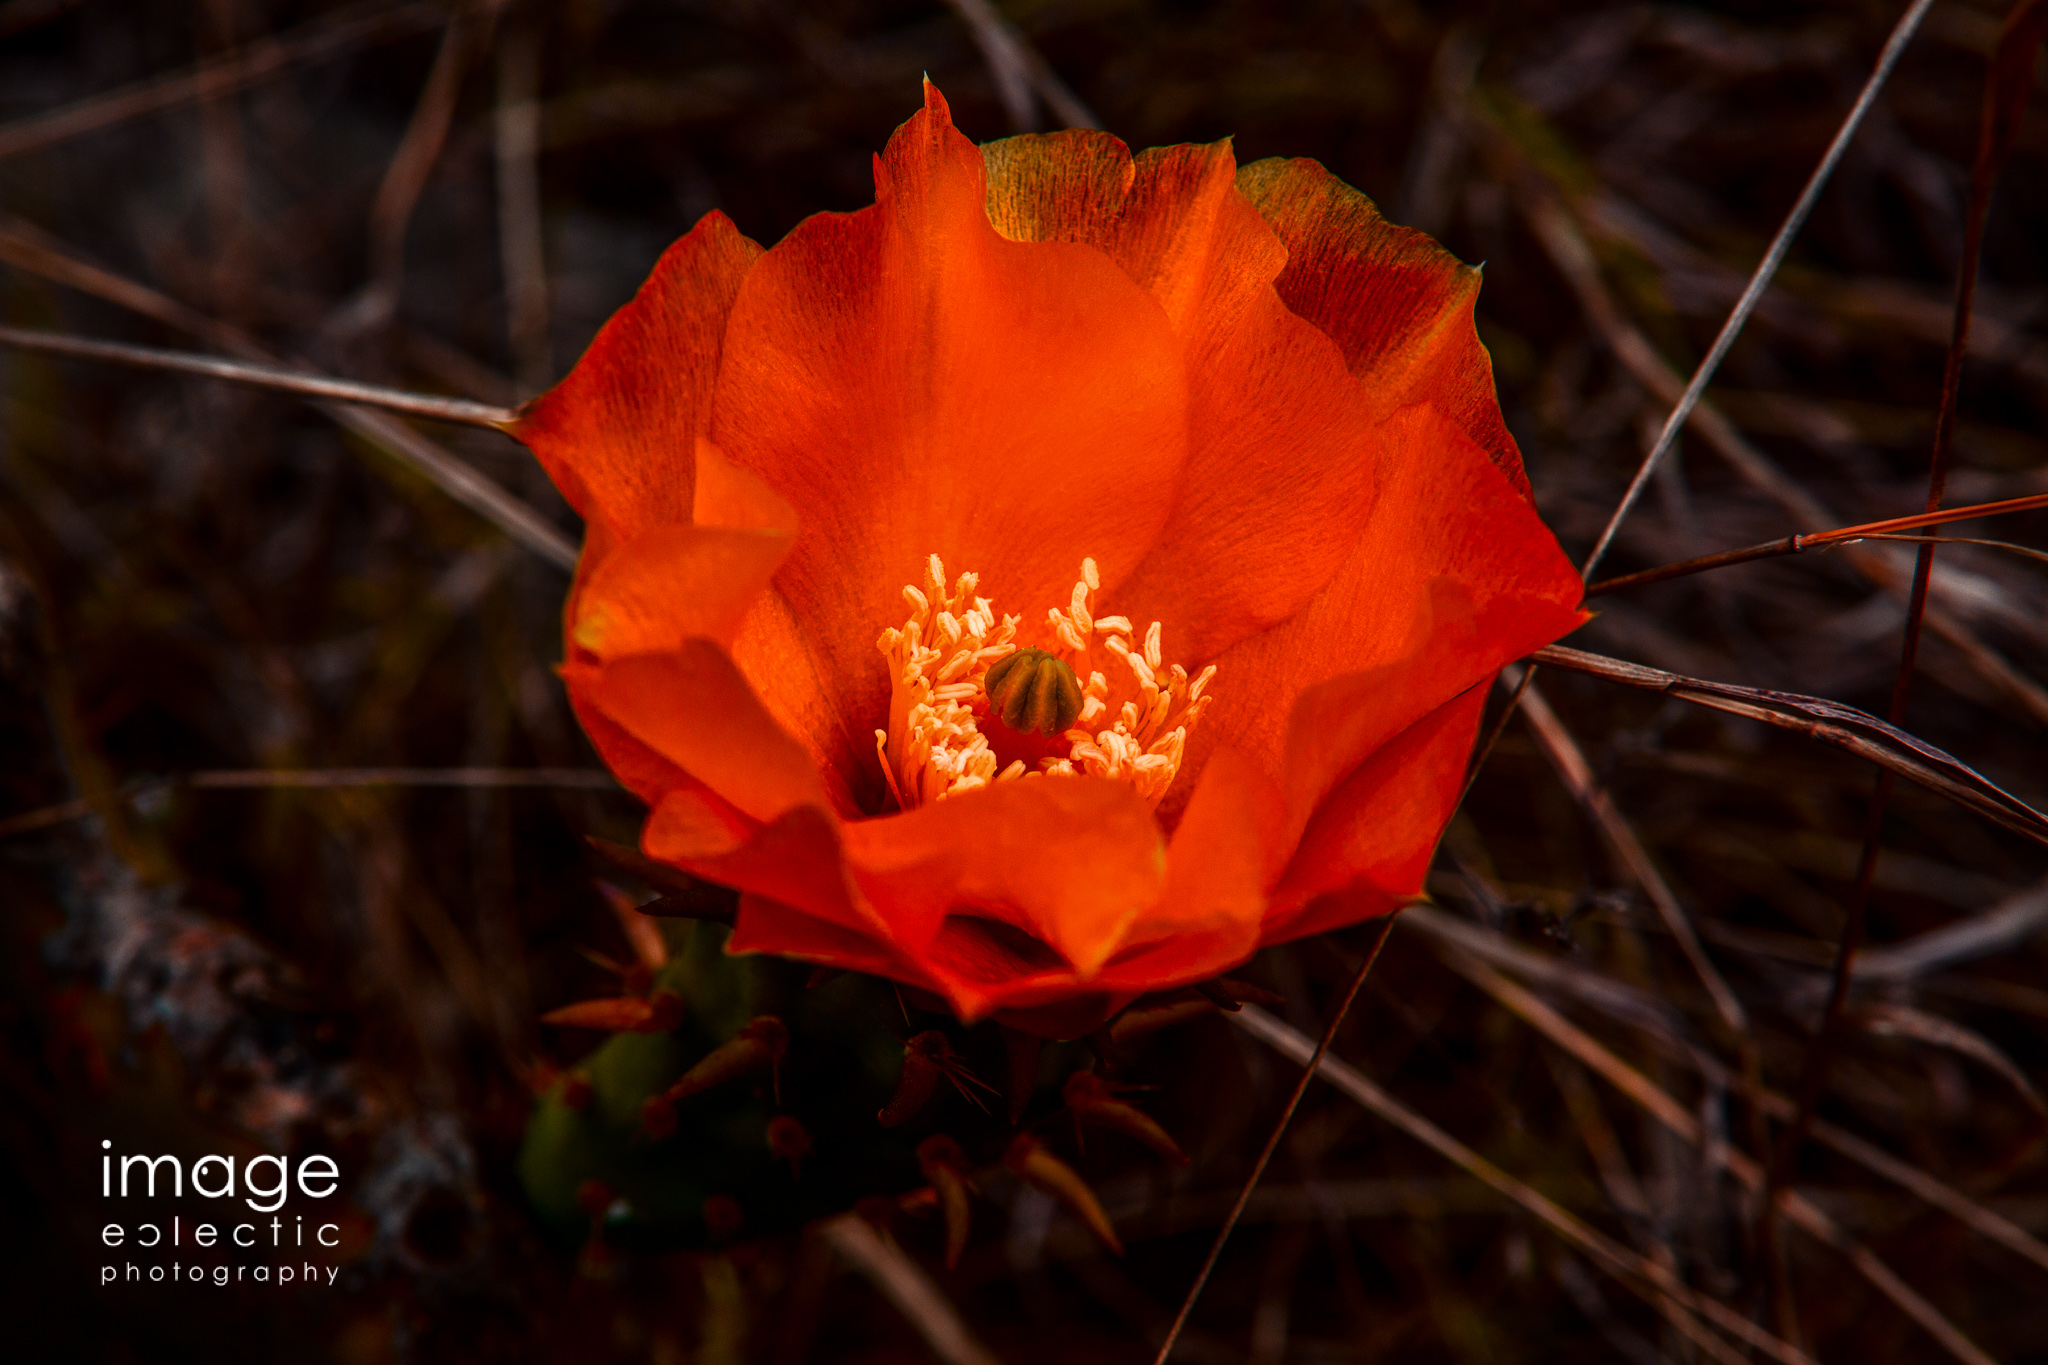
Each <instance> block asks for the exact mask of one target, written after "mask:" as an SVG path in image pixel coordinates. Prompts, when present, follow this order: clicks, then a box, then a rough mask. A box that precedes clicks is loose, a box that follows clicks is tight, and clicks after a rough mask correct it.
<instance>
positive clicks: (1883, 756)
mask: <svg viewBox="0 0 2048 1365" xmlns="http://www.w3.org/2000/svg"><path fill="white" fill-rule="evenodd" d="M1529 657H1530V658H1531V659H1532V660H1535V661H1536V662H1538V663H1542V664H1545V665H1547V666H1549V667H1552V668H1567V669H1570V670H1572V671H1573V672H1575V673H1585V674H1588V675H1590V676H1592V677H1596V678H1601V679H1604V680H1606V681H1608V682H1616V683H1621V684H1623V685H1624V686H1627V687H1641V688H1647V689H1649V690H1651V691H1656V692H1663V693H1665V694H1666V695H1668V696H1672V697H1676V698H1678V699H1679V700H1680V701H1686V702H1691V703H1692V704H1693V705H1695V706H1704V707H1707V708H1709V709H1710V710H1715V711H1725V712H1727V713H1728V714H1729V715H1733V716H1743V717H1746V718H1748V719H1750V720H1759V721H1762V722H1764V723H1765V724H1766V725H1774V726H1777V727H1778V728H1779V729H1783V730H1792V731H1795V732H1796V733H1799V734H1802V735H1805V736H1806V737H1807V738H1808V739H1813V740H1818V741H1820V742H1821V743H1823V744H1827V745H1831V746H1833V747H1835V748H1837V749H1845V750H1847V751H1848V752H1850V753H1852V754H1855V755H1856V756H1857V757H1858V758H1862V759H1866V760H1868V761H1869V762H1871V763H1875V764H1877V765H1878V766H1879V767H1880V768H1881V769H1883V770H1884V771H1886V772H1888V773H1892V774H1895V775H1897V776H1900V777H1904V778H1907V779H1909V780H1910V781H1913V782H1916V783H1918V784H1919V785H1921V786H1923V787H1926V788H1927V789H1928V790H1929V791H1933V792H1937V793H1939V794H1940V795H1942V796H1946V797H1948V798H1949V799H1950V800H1952V801H1955V802H1957V803H1958V804H1960V805H1964V806H1967V807H1969V808H1970V809H1971V810H1974V811H1976V812H1977V813H1978V814H1979V815H1982V816H1984V817H1985V818H1986V819H1988V820H1992V821H1995V822H1996V823H1998V824H2000V825H2003V826H2004V827H2005V828H2007V829H2009V830H2011V831H2013V832H2014V833H2015V834H2023V835H2025V836H2027V837H2028V838H2030V839H2033V840H2035V841H2036V842H2038V843H2042V844H2048V815H2044V814H2043V813H2042V812H2040V811H2038V810H2035V809H2034V808H2033V807H2032V806H2030V805H2028V804H2027V803H2026V802H2024V801H2022V800H2021V799H2020V798H2019V797H2017V796H2014V795H2013V794H2012V793H2011V792H2009V791H2007V790H2005V788H2003V787H2001V786H1999V785H1998V784H1997V783H1995V782H1993V781H1992V780H1991V779H1990V778H1988V777H1986V776H1984V775H1983V774H1982V773H1980V772H1978V771H1977V770H1976V769H1975V768H1972V767H1971V766H1970V765H1969V764H1967V763H1964V762H1963V761H1962V760H1961V759H1959V758H1956V757H1955V756H1954V755H1952V754H1950V753H1948V752H1947V751H1945V750H1942V749H1938V748H1936V747H1935V746H1934V745H1932V744H1929V743H1927V741H1925V740H1923V739H1919V738H1916V737H1915V736H1913V735H1909V734H1907V733H1906V732H1905V731H1904V730H1901V729H1899V728H1898V727H1897V726H1896V725H1892V724H1890V723H1888V722H1886V721H1881V720H1879V719H1878V718H1877V717H1876V716H1873V715H1871V714H1869V713H1868V712H1865V711H1859V710H1857V709H1856V708H1855V707H1853V706H1845V705H1843V704H1842V703H1840V702H1835V701H1829V700H1827V699H1826V698H1824V697H1807V696H1802V695H1800V694H1799V693H1796V692H1775V691H1770V690H1768V689H1765V688H1761V687H1741V686H1738V685H1736V684H1734V683H1721V682H1710V681H1708V680H1707V679H1705V678H1688V677H1686V676H1684V675H1683V674H1679V673H1667V672H1665V671H1664V670H1663V669H1661V668H1647V667H1645V666H1643V665H1642V664H1634V663H1628V662H1625V661H1623V660H1621V659H1610V658H1608V657H1606V656H1605V655H1602V654H1588V653H1586V652H1585V651H1584V650H1579V649H1569V648H1566V647H1565V646H1562V645H1549V646H1546V647H1545V648H1543V649H1539V650H1537V651H1536V652H1535V653H1534V654H1532V655H1530V656H1529Z"/></svg>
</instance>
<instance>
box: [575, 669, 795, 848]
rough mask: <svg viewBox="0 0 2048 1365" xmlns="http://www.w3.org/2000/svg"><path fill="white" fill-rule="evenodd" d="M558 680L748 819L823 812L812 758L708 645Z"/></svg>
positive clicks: (747, 685) (745, 682)
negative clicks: (800, 810)
mask: <svg viewBox="0 0 2048 1365" xmlns="http://www.w3.org/2000/svg"><path fill="white" fill-rule="evenodd" d="M563 672H564V674H565V675H566V676H567V677H568V679H569V684H570V687H571V689H572V691H574V692H575V693H576V694H577V695H578V696H579V697H580V698H581V699H582V701H583V703H584V704H585V705H586V706H588V707H590V708H591V709H592V710H595V711H597V712H599V713H601V714H603V715H604V716H605V717H606V718H607V719H609V720H610V721H611V722H612V724H613V725H615V726H617V727H618V728H619V729H621V730H623V731H625V732H626V733H627V734H629V735H631V736H632V738H633V739H634V740H635V741H637V742H638V743H639V744H641V745H643V746H645V748H647V749H648V750H651V751H652V752H653V753H655V754H657V755H659V756H660V757H661V758H663V759H665V760H667V761H668V762H669V763H671V764H673V765H674V766H675V767H676V768H679V769H681V770H682V771H684V772H686V773H689V774H690V775H691V776H692V777H694V778H696V779H697V780H698V781H699V782H701V783H703V784H704V785H705V786H707V787H709V788H710V789H711V790H712V791H714V792H716V793H717V794H718V795H719V797H720V798H721V799H723V800H724V801H725V802H727V803H729V804H730V805H731V806H732V807H733V808H734V809H736V810H738V811H739V812H740V813H742V814H743V815H745V816H747V817H748V818H749V819H752V820H757V821H762V822H766V821H770V820H774V819H776V818H777V817H778V816H781V815H783V814H784V813H786V812H787V811H789V810H790V809H792V808H794V807H797V806H806V805H809V806H817V807H820V808H821V809H822V808H826V807H827V806H828V803H827V801H826V799H825V793H824V788H823V784H822V783H821V782H820V781H819V778H818V769H817V765H816V764H814V763H813V762H812V761H811V757H810V755H809V754H808V753H807V752H805V750H804V748H803V746H802V745H801V744H799V743H797V741H796V740H794V739H792V738H791V737H790V735H789V733H788V732H787V731H785V730H784V729H783V728H782V727H781V726H780V725H778V724H776V722H775V718H774V717H773V716H771V715H770V714H769V713H768V710H767V708H766V707H764V706H763V705H762V704H761V699H760V698H759V697H757V696H756V695H755V694H754V689H753V688H752V686H751V685H749V683H748V681H747V679H746V678H745V677H744V676H743V675H742V674H741V673H740V671H739V669H738V668H737V667H735V666H734V664H733V662H732V659H731V658H730V657H729V656H728V655H727V654H726V653H725V651H724V650H722V649H720V648H719V647H718V646H717V645H716V644H715V643H713V642H712V641H710V640H707V639H703V638H701V637H700V638H694V639H689V640H684V641H681V642H680V643H678V644H677V645H676V646H675V647H674V648H673V649H671V650H668V651H666V652H664V653H660V654H634V655H629V656H627V657H626V658H623V659H614V660H608V661H606V662H605V663H604V664H603V665H601V666H598V665H578V664H573V663H572V664H570V665H568V666H566V667H565V668H564V669H563ZM655 856H657V857H658V856H661V855H659V854H656V855H655Z"/></svg>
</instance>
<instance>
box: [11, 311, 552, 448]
mask: <svg viewBox="0 0 2048 1365" xmlns="http://www.w3.org/2000/svg"><path fill="white" fill-rule="evenodd" d="M0 346H14V347H17V348H19V349H21V350H25V351H42V352H46V353H48V354H51V355H66V356H73V357H76V358H77V359H80V360H100V361H105V362H107V363H108V364H112V365H131V366H134V367H135V368H136V369H142V370H164V371H169V372H171V373H173V374H190V375H197V376H199V377H200V378H202V379H219V380H223V381H225V382H226V383H229V384H246V385H248V386H249V387H250V388H256V389H272V390H275V391H276V392H279V393H294V394H298V395H300V396H301V397H305V398H332V399H337V400H339V401H341V402H344V403H358V404H362V405H364V406H367V407H376V408H383V409H385V410H386V411H389V412H402V413H405V414H407V415H408V416H412V417H430V418H432V419H434V420H435V421H437V422H456V423H459V424H461V425H463V426H471V427H489V428H491V429H493V430H495V431H503V430H505V428H506V427H508V426H510V425H511V424H512V423H513V422H515V421H517V420H518V417H519V414H518V413H517V412H514V411H512V410H511V409H509V408H499V407H492V406H491V405H490V404H488V403H473V402H471V401H470V400H468V399H467V398H443V397H442V396H440V395H439V394H432V393H413V392H411V391H410V390H406V389H393V388H387V387H386V386H384V385H382V384H363V383H359V382H357V381H356V380H353V379H330V378H328V377H327V376H325V375H318V374H309V373H307V372H306V371H303V370H287V369H282V368H280V367H278V366H275V365H257V364H252V363H250V362H248V361H246V360H226V359H223V358H221V357H219V356H211V355H202V354H200V353H198V352H196V351H171V350H165V349H164V348H162V347H159V346H131V345H128V344H127V343H125V342H119V341H97V340H94V339H92V338H90V337H75V336H70V335H67V334H66V333H63V332H52V331H46V330H44V329H42V328H35V327H8V326H4V325H0Z"/></svg>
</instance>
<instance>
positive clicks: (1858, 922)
mask: <svg viewBox="0 0 2048 1365" xmlns="http://www.w3.org/2000/svg"><path fill="white" fill-rule="evenodd" d="M2044 37H2048V2H2044V0H2020V3H2018V4H2017V5H2015V6H2013V8H2012V10H2011V12H2010V13H2008V14H2007V16H2006V22H2005V27H2004V30H2003V31H2002V32H2001V34H2000V35H1999V42H1998V48H1997V50H1996V52H1995V53H1994V54H1993V57H1992V63H1991V72H1990V76H1989V79H1987V80H1986V82H1985V86H1984V108H1983V116H1982V119H1981V122H1980V127H1979V129H1978V134H1977V153H1976V157H1975V160H1974V163H1973V164H1972V166H1971V169H1970V197H1969V202H1968V205H1967V208H1966V210H1965V212H1964V215H1963V259H1962V263H1961V265H1960V266H1959V267H1958V268H1957V272H1956V306H1955V322H1954V328H1953V331H1952V333H1951V335H1950V338H1949V344H1948V354H1947V356H1946V357H1945V358H1944V360H1943V364H1942V373H1941V404H1940V407H1939V408H1938V409H1937V410H1936V413H1935V421H1934V448H1933V450H1932V451H1931V452H1930V453H1929V455H1928V462H1927V510H1928V512H1930V513H1933V512H1938V511H1940V510H1941V504H1942V501H1943V499H1944V498H1945V497H1946V495H1947V492H1948V472H1949V455H1950V452H1951V451H1952V450H1953V448H1954V445H1955V433H1956V405H1957V402H1958V400H1959V398H1960V396H1961V392H1962V382H1963V357H1964V356H1965V355H1967V354H1968V353H1969V349H1970V317H1971V313H1972V311H1973V306H1974V304H1975V302H1976V298H1977V269H1978V261H1979V258H1980V257H1981V255H1982V252H1983V248H1984V221H1985V217H1986V215H1987V214H1988V213H1989V211H1990V208H1991V190H1992V187H1993V186H1994V185H1995V184H1996V183H1997V181H1998V173H1999V171H2000V170H2001V169H2002V168H2003V166H2004V163H2005V155H2006V152H2007V151H2008V150H2009V149H2010V148H2011V145H2012V136H2013V134H2014V132H2015V131H2016V130H2017V125H2018V122H2019V117H2020V114H2021V113H2023V112H2024V110H2025V108H2026V103H2027V96H2028V94H2029V93H2030V91H2031V89H2032V86H2033V78H2034V54H2035V52H2036V50H2037V49H2038V48H2039V47H2040V46H2041V42H2042V40H2043V38H2044ZM1934 551H1935V546H1934V545H1933V544H1932V543H1931V542H1930V543H1926V544H1923V545H1921V546H1920V550H1919V553H1918V554H1917V555H1916V556H1915V559H1914V564H1913V587H1912V592H1911V595H1910V597H1909V599H1908V601H1907V604H1906V630H1905V640H1904V643H1903V644H1902V645H1901V647H1900V650H1899V667H1898V672H1897V674H1896V676H1895V677H1894V678H1893V681H1892V697H1891V708H1890V712H1889V719H1890V721H1891V723H1892V724H1893V725H1894V726H1899V725H1904V724H1905V722H1906V704H1907V700H1908V698H1909V697H1910V696H1911V694H1912V688H1913V675H1914V673H1915V672H1916V671H1917V668H1918V664H1919V657H1920V633H1921V629H1922V626H1923V623H1924V621H1925V619H1926V615H1927V594H1928V589H1929V586H1930V583H1931V581H1932V579H1933V575H1934ZM1896 780H1897V779H1896V777H1895V776H1894V774H1893V772H1892V771H1891V770H1890V769H1887V770H1886V771H1884V772H1881V773H1879V774H1878V776H1877V781H1876V783H1875V784H1874V785H1873V787H1872V788H1871V794H1870V809H1869V813H1868V816H1867V817H1866V819H1865V823H1864V832H1863V857H1862V861H1861V863H1860V865H1859V866H1858V867H1857V870H1856V881H1855V885H1854V886H1853V888H1852V889H1851V890H1850V893H1849V898H1848V904H1847V906H1846V915H1845V922H1844V924H1843V927H1842V938H1841V943H1840V946H1839V947H1838V948H1837V950H1836V953H1835V965H1834V971H1833V973H1832V975H1831V977H1830V979H1829V982H1828V998H1827V1005H1826V1007H1825V1008H1824V1009H1823V1011H1822V1013H1821V1022H1820V1029H1819V1031H1818V1032H1817V1033H1815V1035H1814V1038H1813V1043H1812V1045H1811V1046H1810V1047H1809V1048H1808V1049H1807V1052H1806V1061H1805V1065H1804V1066H1803V1067H1802V1068H1801V1071H1800V1077H1799V1088H1798V1104H1799V1111H1798V1113H1797V1114H1796V1115H1794V1116H1793V1119H1792V1122H1791V1123H1790V1124H1789V1125H1787V1127H1786V1129H1785V1131H1784V1133H1783V1134H1781V1135H1780V1137H1779V1141H1778V1146H1777V1150H1776V1151H1775V1152H1774V1153H1773V1154H1772V1159H1771V1166H1770V1171H1769V1173H1768V1175H1767V1178H1766V1180H1765V1182H1764V1198H1763V1207H1762V1209H1761V1210H1760V1211H1759V1212H1758V1214H1757V1244H1758V1245H1759V1246H1761V1247H1763V1248H1764V1249H1765V1251H1766V1252H1767V1253H1775V1250H1776V1228H1775V1223H1776V1220H1777V1217H1778V1214H1779V1203H1780V1201H1779V1199H1778V1192H1779V1191H1780V1190H1781V1189H1782V1188H1783V1187H1784V1185H1785V1183H1786V1181H1787V1179H1788V1178H1789V1177H1790V1174H1791V1170H1792V1163H1793V1162H1794V1161H1795V1160H1796V1159H1797V1157H1798V1154H1799V1148H1800V1147H1801V1146H1802V1145H1803V1144H1804V1143H1805V1141H1806V1138H1807V1135H1808V1134H1809V1132H1811V1130H1812V1128H1813V1121H1814V1116H1815V1112H1816V1111H1817V1110H1818V1108H1819V1106H1820V1100H1821V1095H1822V1093H1823V1092H1824V1091H1825V1090H1826V1088H1827V1078H1828V1068H1829V1066H1830V1065H1831V1063H1832V1061H1833V1055H1834V1050H1835V1046H1836V1044H1837V1042H1838V1041H1839V1039H1840V1037H1841V1034H1842V1029H1843V1011H1844V1010H1845V1009H1846V1008H1847V1006H1848V1001H1849V986H1850V982H1851V980H1852V979H1853V978H1854V976H1855V970H1856V954H1857V953H1858V952H1859V951H1860V950H1861V949H1862V947H1863V935H1864V932H1865V927H1866V924H1867V922H1868V919H1869V912H1870V893H1871V888H1872V886H1873V885H1874V884H1875V883H1876V880H1877V863H1878V859H1879V858H1880V857H1881V856H1882V854H1883V835H1884V817H1885V811H1886V808H1887V807H1888V806H1889V805H1890V804H1891V798H1892V788H1893V784H1894V783H1895V782H1896ZM1769 1264H1770V1265H1771V1266H1772V1267H1773V1268H1776V1267H1777V1261H1776V1260H1775V1259H1772V1260H1771V1261H1770V1262H1769ZM1773 1289H1774V1291H1775V1293H1776V1296H1777V1298H1778V1300H1779V1302H1780V1303H1781V1304H1782V1303H1784V1302H1786V1301H1787V1297H1788V1294H1789V1291H1788V1290H1787V1288H1786V1286H1785V1284H1784V1277H1783V1276H1782V1275H1778V1276H1776V1277H1775V1278H1774V1284H1773Z"/></svg>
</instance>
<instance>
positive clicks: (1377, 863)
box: [1264, 685, 1486, 943]
mask: <svg viewBox="0 0 2048 1365" xmlns="http://www.w3.org/2000/svg"><path fill="white" fill-rule="evenodd" d="M1485 703H1486V688H1485V686H1483V685H1481V686H1476V687H1473V688H1471V689H1470V690H1469V691H1467V692H1465V693H1463V694H1461V695H1460V696H1458V697H1456V698H1454V699H1452V700H1451V701H1448V702H1446V703H1445V704H1444V705H1442V706H1439V707H1438V708H1437V709H1436V710H1434V711H1432V712H1430V713H1429V714H1428V715H1427V716H1424V717H1423V718H1422V719H1421V720H1419V721H1417V722H1416V723H1415V724H1413V725H1411V726H1409V727H1408V728H1407V729H1405V730H1403V731H1402V732H1401V733H1400V734H1399V735H1397V736H1396V737H1395V738H1394V739H1392V740H1391V741H1389V742H1388V743H1386V744H1384V745H1382V746H1381V747H1380V748H1378V749H1376V750H1374V751H1373V754H1372V757H1370V758H1369V759H1367V760H1366V761H1365V762H1364V763H1361V764H1359V765H1358V767H1356V768H1354V769H1353V770H1352V771H1351V772H1350V773H1349V774H1347V775H1346V776H1345V778H1344V780H1343V781H1342V782H1340V783H1338V784H1337V786H1336V787H1335V788H1334V789H1333V790H1332V791H1331V792H1330V794H1329V796H1328V797H1327V798H1326V799H1325V800H1324V801H1323V803H1322V804H1321V805H1320V806H1319V807H1317V809H1316V812H1315V814H1314V816H1313V817H1312V818H1311V819H1310V820H1309V824H1308V828H1307V829H1306V830H1304V831H1303V832H1302V838H1301V843H1300V845H1299V846H1298V847H1297V848H1296V850H1295V854H1294V859H1293V861H1292V862H1291V863H1290V864H1289V866H1288V868H1287V872H1286V875H1285V876H1283V877H1282V878H1281V881H1280V884H1279V885H1278V886H1277V887H1275V888H1274V890H1273V898H1272V919H1271V920H1269V921H1268V923H1267V925H1266V929H1265V934H1264V940H1265V942H1267V943H1278V942H1283V941H1285V940H1287V939H1294V938H1301V937H1303V936H1305V935H1308V934H1317V933H1321V932H1322V931H1323V930H1325V929H1335V928H1340V927H1342V926H1343V925H1346V924H1355V923H1357V922H1358V921H1359V920H1362V919H1369V918H1371V917H1373V916H1375V915H1383V914H1386V913H1387V912H1388V911H1391V910H1394V909H1396V908H1398V907H1399V906H1401V905H1403V904H1405V903H1406V902H1407V901H1409V900H1411V899H1413V898H1414V897H1415V895H1416V894H1417V893H1418V892H1420V891H1421V889H1422V883H1423V879H1424V878H1425V877H1426V876H1427V875H1428V873H1429V864H1430V861H1431V860H1432V859H1433V858H1434V857H1435V855H1436V845H1437V839H1438V838H1439V837H1440V836H1441V835H1442V833H1443V828H1444V825H1445V824H1446V823H1447V822H1448V821H1449V820H1450V818H1451V814H1452V812H1453V811H1454V810H1455V809H1456V807H1457V804H1458V797H1459V796H1460V795H1461V794H1462V793H1463V791H1464V787H1465V769H1466V764H1467V763H1468V761H1469V760H1470V758H1471V754H1472V741H1473V737H1474V735H1475V733H1476V732H1477V730H1478V728H1479V719H1480V715H1481V713H1482V712H1483V711H1484V710H1485Z"/></svg>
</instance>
